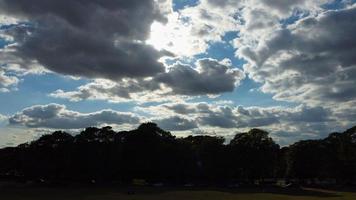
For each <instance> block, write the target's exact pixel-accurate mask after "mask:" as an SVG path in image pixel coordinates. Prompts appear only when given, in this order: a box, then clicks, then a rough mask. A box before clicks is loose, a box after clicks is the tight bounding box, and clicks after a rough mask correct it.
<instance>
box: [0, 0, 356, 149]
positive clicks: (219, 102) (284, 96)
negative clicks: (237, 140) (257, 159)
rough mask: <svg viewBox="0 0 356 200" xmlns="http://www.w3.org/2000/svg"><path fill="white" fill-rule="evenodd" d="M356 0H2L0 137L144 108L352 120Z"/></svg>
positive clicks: (305, 121)
mask: <svg viewBox="0 0 356 200" xmlns="http://www.w3.org/2000/svg"><path fill="white" fill-rule="evenodd" d="M355 36H356V1H355V0H313V1H311V0H130V1H127V0H0V147H3V146H13V145H17V144H19V143H22V142H26V141H28V140H31V139H34V138H36V137H38V136H39V135H41V134H43V133H48V132H49V131H53V130H57V129H62V130H66V131H68V132H71V133H76V132H78V131H79V130H81V129H82V128H85V127H88V126H104V125H111V126H113V127H114V128H115V129H116V130H124V129H131V128H135V127H136V126H137V125H138V124H140V123H142V122H147V121H153V122H156V123H157V124H159V126H161V127H162V128H164V129H166V130H169V131H171V132H172V133H174V134H175V135H177V136H184V135H188V134H212V135H220V136H225V137H226V138H231V136H232V135H234V134H235V133H236V132H241V131H245V130H248V129H250V128H255V127H257V128H261V129H265V130H267V131H269V132H270V133H271V136H272V137H273V138H274V139H275V140H276V141H277V142H278V143H280V144H282V145H286V144H290V143H291V142H295V141H297V140H301V139H314V138H321V137H324V136H325V135H326V134H327V133H330V132H332V131H341V130H343V129H346V128H349V127H351V126H353V125H356V37H355Z"/></svg>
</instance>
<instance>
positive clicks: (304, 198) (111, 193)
mask: <svg viewBox="0 0 356 200" xmlns="http://www.w3.org/2000/svg"><path fill="white" fill-rule="evenodd" d="M129 190H130V191H135V194H127V191H129ZM0 199H1V200H45V199H46V200H47V199H48V200H114V199H117V200H146V199H148V200H178V199H179V200H190V199H192V200H215V199H216V200H240V199H246V200H314V199H328V200H355V199H356V192H337V191H329V190H317V189H305V190H298V191H297V190H274V191H273V190H271V191H266V190H261V189H258V190H257V189H254V190H222V189H194V190H192V189H190V190H187V189H173V188H171V189H168V188H165V189H162V188H161V189H160V188H141V189H140V188H136V189H116V188H77V189H74V188H71V189H68V188H63V189H58V188H11V189H9V188H7V189H4V188H2V189H1V188H0Z"/></svg>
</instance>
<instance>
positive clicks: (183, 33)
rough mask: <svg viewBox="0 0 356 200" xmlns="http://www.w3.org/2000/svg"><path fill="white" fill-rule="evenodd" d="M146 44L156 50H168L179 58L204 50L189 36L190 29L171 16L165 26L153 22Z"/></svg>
mask: <svg viewBox="0 0 356 200" xmlns="http://www.w3.org/2000/svg"><path fill="white" fill-rule="evenodd" d="M146 42H147V44H150V45H152V46H154V47H155V48H156V49H158V50H162V49H165V50H168V51H171V52H174V53H175V54H176V55H180V56H190V55H194V54H197V53H200V52H201V51H203V50H204V49H205V46H204V45H205V44H204V43H203V42H202V41H201V40H199V39H198V38H195V37H193V36H192V35H191V27H190V26H189V25H185V24H181V23H179V21H178V20H176V19H174V18H173V16H172V17H171V18H170V20H169V22H168V23H167V24H161V23H159V22H154V23H153V24H152V26H151V33H150V38H149V39H148V40H147V41H146Z"/></svg>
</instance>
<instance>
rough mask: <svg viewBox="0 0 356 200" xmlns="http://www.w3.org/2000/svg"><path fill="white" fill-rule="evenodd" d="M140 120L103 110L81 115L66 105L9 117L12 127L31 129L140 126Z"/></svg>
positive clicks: (45, 106)
mask: <svg viewBox="0 0 356 200" xmlns="http://www.w3.org/2000/svg"><path fill="white" fill-rule="evenodd" d="M139 122H140V119H139V118H138V117H136V116H134V115H133V114H131V113H122V112H117V111H113V110H102V111H99V112H93V113H79V112H75V111H71V110H68V109H67V108H66V107H65V106H64V105H59V104H48V105H36V106H31V107H28V108H25V109H24V110H22V111H21V112H18V113H16V114H15V115H13V116H11V117H9V124H10V125H23V126H26V127H30V128H54V129H79V128H85V127H90V126H100V125H101V124H116V125H120V124H135V125H136V124H138V123H139Z"/></svg>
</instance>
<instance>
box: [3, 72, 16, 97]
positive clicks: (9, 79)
mask: <svg viewBox="0 0 356 200" xmlns="http://www.w3.org/2000/svg"><path fill="white" fill-rule="evenodd" d="M18 82H19V79H18V78H17V77H16V76H11V75H7V74H6V73H5V72H4V71H2V70H1V69H0V92H8V91H9V87H12V86H16V85H17V83H18Z"/></svg>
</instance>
